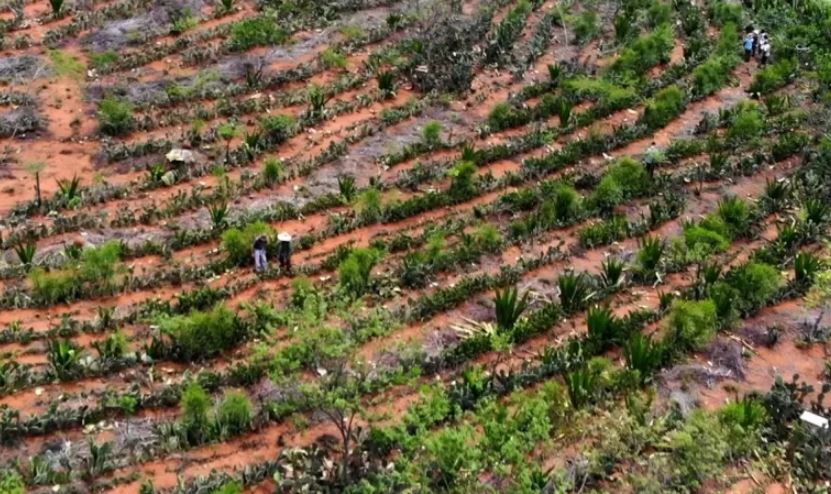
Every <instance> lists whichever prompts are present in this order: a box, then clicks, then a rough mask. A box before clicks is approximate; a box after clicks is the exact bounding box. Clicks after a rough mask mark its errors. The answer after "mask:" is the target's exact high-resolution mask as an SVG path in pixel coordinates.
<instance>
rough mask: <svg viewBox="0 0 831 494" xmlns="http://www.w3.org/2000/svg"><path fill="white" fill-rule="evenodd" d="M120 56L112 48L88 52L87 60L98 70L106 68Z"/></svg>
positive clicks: (113, 63) (112, 64) (116, 61)
mask: <svg viewBox="0 0 831 494" xmlns="http://www.w3.org/2000/svg"><path fill="white" fill-rule="evenodd" d="M119 59H120V56H119V55H118V53H116V52H115V51H112V50H107V51H104V52H100V53H90V54H89V61H90V63H91V64H92V66H93V67H95V68H96V69H98V70H107V69H109V68H110V67H112V66H114V65H115V64H116V63H118V61H119Z"/></svg>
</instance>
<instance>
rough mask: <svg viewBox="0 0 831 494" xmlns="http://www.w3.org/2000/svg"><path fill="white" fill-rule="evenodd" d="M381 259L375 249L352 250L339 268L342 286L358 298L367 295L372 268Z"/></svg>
mask: <svg viewBox="0 0 831 494" xmlns="http://www.w3.org/2000/svg"><path fill="white" fill-rule="evenodd" d="M380 259H381V253H380V252H379V251H377V250H375V249H363V248H357V249H352V251H351V252H350V253H349V255H348V256H347V257H346V259H344V260H343V261H342V262H341V263H340V265H339V266H338V278H339V279H340V284H341V286H342V287H343V288H344V289H345V290H346V291H347V292H349V293H350V294H352V295H354V296H356V297H360V296H361V295H363V294H364V293H366V291H367V289H369V281H370V279H369V278H370V274H371V273H372V268H373V267H375V264H377V263H378V261H379V260H380Z"/></svg>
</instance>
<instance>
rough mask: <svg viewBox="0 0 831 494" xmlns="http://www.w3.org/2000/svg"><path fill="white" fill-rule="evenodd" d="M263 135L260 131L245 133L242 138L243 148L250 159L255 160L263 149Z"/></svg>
mask: <svg viewBox="0 0 831 494" xmlns="http://www.w3.org/2000/svg"><path fill="white" fill-rule="evenodd" d="M262 139H263V133H262V132H259V131H255V132H245V134H244V135H243V137H242V148H243V149H244V150H245V154H246V156H248V159H250V160H253V159H254V157H255V156H256V155H257V153H258V152H259V151H260V149H261V143H262Z"/></svg>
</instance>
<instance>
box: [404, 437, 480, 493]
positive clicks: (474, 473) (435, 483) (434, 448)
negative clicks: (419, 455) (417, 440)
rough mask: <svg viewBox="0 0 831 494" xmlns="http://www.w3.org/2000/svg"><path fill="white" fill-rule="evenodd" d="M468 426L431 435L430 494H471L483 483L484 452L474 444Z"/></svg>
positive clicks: (425, 462)
mask: <svg viewBox="0 0 831 494" xmlns="http://www.w3.org/2000/svg"><path fill="white" fill-rule="evenodd" d="M473 438H474V431H473V429H472V428H471V427H470V426H468V425H461V426H458V427H447V428H444V429H441V430H440V431H439V432H437V433H436V434H431V435H428V437H427V439H426V440H425V442H424V455H425V458H424V459H423V460H422V462H423V468H419V470H420V471H422V472H424V474H425V475H427V479H425V481H426V483H427V486H428V489H429V491H430V492H448V493H449V492H470V489H472V488H473V487H474V486H475V485H476V484H478V481H479V472H480V471H481V468H482V466H481V461H482V458H481V455H482V452H481V450H480V449H479V448H476V447H475V445H474V442H473Z"/></svg>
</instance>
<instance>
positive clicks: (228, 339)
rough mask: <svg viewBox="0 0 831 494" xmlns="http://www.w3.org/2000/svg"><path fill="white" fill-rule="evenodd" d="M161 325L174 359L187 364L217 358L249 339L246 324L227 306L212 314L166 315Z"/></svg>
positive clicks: (201, 312)
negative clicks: (223, 352)
mask: <svg viewBox="0 0 831 494" xmlns="http://www.w3.org/2000/svg"><path fill="white" fill-rule="evenodd" d="M158 325H159V329H160V331H161V334H162V335H165V336H167V337H168V338H169V339H170V345H171V347H170V351H171V355H172V357H173V358H175V359H177V360H179V361H183V362H192V361H194V360H202V359H205V358H209V357H212V356H214V355H217V354H218V353H220V352H222V351H225V350H228V349H231V348H233V347H235V346H237V345H238V344H239V343H240V342H241V341H242V340H243V339H244V338H245V336H246V331H245V326H244V324H243V323H242V321H240V320H239V319H238V318H237V315H236V314H235V313H234V312H233V311H232V310H231V309H229V308H228V307H227V306H225V305H224V304H217V305H216V306H215V307H214V308H213V309H212V310H210V311H204V312H203V311H191V312H190V313H189V314H187V315H179V316H172V317H171V316H163V317H161V318H159V320H158Z"/></svg>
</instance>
